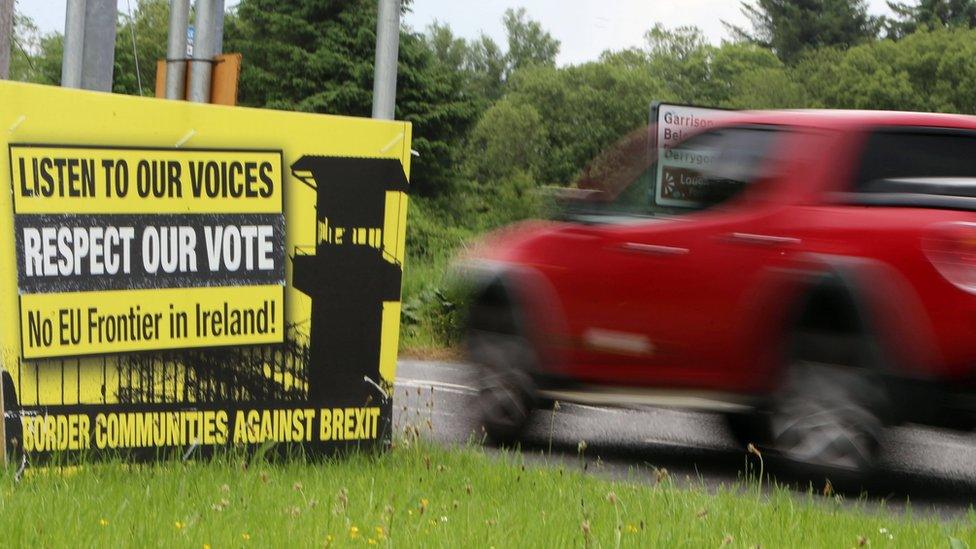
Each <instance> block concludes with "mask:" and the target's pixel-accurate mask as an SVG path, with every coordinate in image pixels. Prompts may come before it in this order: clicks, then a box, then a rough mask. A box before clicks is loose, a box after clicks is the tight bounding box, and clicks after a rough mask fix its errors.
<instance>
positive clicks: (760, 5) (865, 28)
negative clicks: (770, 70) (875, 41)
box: [728, 0, 881, 63]
mask: <svg viewBox="0 0 976 549" xmlns="http://www.w3.org/2000/svg"><path fill="white" fill-rule="evenodd" d="M742 13H743V14H744V15H745V16H746V17H747V18H748V19H749V22H750V24H751V26H752V29H751V30H748V29H743V28H741V27H736V26H732V25H728V27H729V29H730V30H731V31H732V33H733V35H735V36H736V37H737V38H741V39H744V40H747V41H749V42H754V43H756V44H759V45H761V46H763V47H767V48H770V49H772V50H773V51H774V52H776V54H777V55H778V56H779V58H780V59H782V60H783V61H785V62H787V63H790V62H793V61H795V60H796V59H797V57H798V56H799V55H800V53H802V52H803V51H804V50H807V49H810V48H821V47H825V46H836V47H842V48H843V47H849V46H853V45H855V44H859V43H861V42H864V41H866V40H870V39H871V38H874V37H875V36H877V33H878V30H879V26H880V24H881V22H880V20H878V19H877V18H874V17H871V16H869V15H868V13H867V2H866V1H865V0H755V3H752V4H750V3H748V2H743V3H742Z"/></svg>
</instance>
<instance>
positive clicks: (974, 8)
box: [886, 0, 976, 38]
mask: <svg viewBox="0 0 976 549" xmlns="http://www.w3.org/2000/svg"><path fill="white" fill-rule="evenodd" d="M888 7H889V8H890V9H891V11H892V12H893V13H894V14H895V17H894V18H889V19H887V20H886V26H887V30H888V36H890V37H892V38H902V37H904V36H907V35H909V34H911V33H913V32H915V31H917V30H918V29H919V28H922V27H928V28H933V29H934V28H942V27H968V28H973V27H976V0H918V2H917V3H915V4H909V3H908V2H892V1H890V0H889V1H888Z"/></svg>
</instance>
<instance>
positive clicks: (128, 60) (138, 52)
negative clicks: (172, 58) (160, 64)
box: [112, 0, 169, 96]
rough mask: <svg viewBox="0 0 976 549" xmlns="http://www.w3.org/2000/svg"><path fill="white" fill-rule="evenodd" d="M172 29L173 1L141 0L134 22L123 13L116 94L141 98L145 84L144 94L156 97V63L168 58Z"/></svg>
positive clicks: (118, 33)
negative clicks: (170, 3)
mask: <svg viewBox="0 0 976 549" xmlns="http://www.w3.org/2000/svg"><path fill="white" fill-rule="evenodd" d="M168 27H169V0H138V1H137V2H135V5H134V6H133V13H132V18H131V19H130V18H129V16H128V14H127V13H123V12H121V11H120V12H119V25H118V28H117V29H116V31H115V78H114V82H113V84H112V91H114V92H115V93H125V94H129V95H140V84H141V95H148V96H152V95H153V94H154V92H155V87H154V86H155V81H156V60H157V59H166V35H167V29H168ZM133 37H134V38H135V49H133ZM137 58H138V61H139V63H138V65H139V72H138V74H137V73H136V59H137Z"/></svg>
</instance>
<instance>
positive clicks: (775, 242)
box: [725, 233, 802, 247]
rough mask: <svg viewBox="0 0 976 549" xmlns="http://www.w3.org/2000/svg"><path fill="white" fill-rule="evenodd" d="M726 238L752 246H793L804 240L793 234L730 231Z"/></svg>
mask: <svg viewBox="0 0 976 549" xmlns="http://www.w3.org/2000/svg"><path fill="white" fill-rule="evenodd" d="M725 239H726V240H727V241H729V242H732V243H735V244H748V245H750V246H768V247H773V246H792V245H796V244H799V243H800V242H802V241H801V240H800V239H799V238H793V237H791V236H776V235H771V234H755V233H729V234H727V235H725Z"/></svg>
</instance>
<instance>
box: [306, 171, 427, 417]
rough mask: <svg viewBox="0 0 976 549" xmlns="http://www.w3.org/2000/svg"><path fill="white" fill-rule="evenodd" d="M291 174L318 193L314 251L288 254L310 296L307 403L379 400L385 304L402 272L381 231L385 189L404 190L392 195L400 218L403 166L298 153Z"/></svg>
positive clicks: (396, 297)
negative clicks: (371, 398) (311, 252)
mask: <svg viewBox="0 0 976 549" xmlns="http://www.w3.org/2000/svg"><path fill="white" fill-rule="evenodd" d="M291 171H292V174H293V175H294V176H295V177H296V178H298V179H299V180H301V181H302V182H303V183H305V184H306V185H308V186H309V187H311V188H313V189H315V193H316V201H315V210H316V215H315V219H316V231H315V234H316V238H315V240H316V244H315V255H306V254H302V253H300V252H298V253H296V255H295V256H294V257H293V258H292V259H293V267H294V268H293V271H292V281H293V285H294V287H295V288H296V289H298V290H299V291H301V292H302V293H304V294H305V295H307V296H309V297H310V298H311V299H312V317H311V326H310V327H309V345H310V353H309V365H308V370H307V373H308V393H309V394H308V396H309V400H311V401H313V402H315V401H325V402H328V403H329V404H330V405H357V406H362V405H363V403H364V402H365V401H367V400H369V397H371V396H372V397H373V402H377V401H378V400H377V399H378V397H380V396H381V394H380V391H379V388H378V385H379V383H380V376H379V366H380V343H381V340H382V333H383V302H384V301H398V300H399V299H400V280H401V277H402V274H403V270H402V265H401V263H400V261H399V260H398V259H397V257H396V254H395V253H393V252H391V251H390V250H387V249H386V248H385V247H384V238H383V236H384V234H383V231H384V225H385V223H386V219H387V211H386V208H387V203H388V193H403V194H399V195H397V196H396V197H395V198H396V200H395V204H396V206H397V211H396V212H395V214H394V215H395V219H396V220H397V222H399V219H400V211H399V208H400V204H401V203H402V200H403V198H404V196H405V195H406V193H407V190H408V183H407V178H406V176H405V175H404V173H403V167H402V166H401V164H400V161H399V160H395V159H376V158H347V157H327V156H303V157H302V158H300V159H298V161H297V162H295V163H294V164H292V166H291ZM396 230H397V231H398V230H399V229H396ZM396 240H397V239H394V242H395V241H396ZM367 379H368V380H367Z"/></svg>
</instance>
